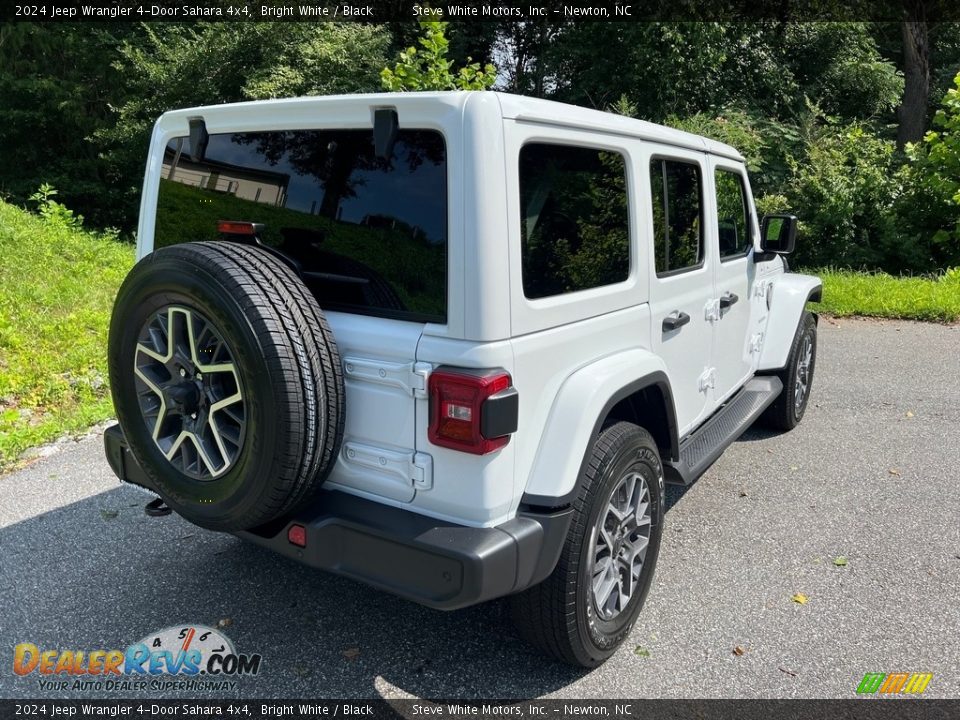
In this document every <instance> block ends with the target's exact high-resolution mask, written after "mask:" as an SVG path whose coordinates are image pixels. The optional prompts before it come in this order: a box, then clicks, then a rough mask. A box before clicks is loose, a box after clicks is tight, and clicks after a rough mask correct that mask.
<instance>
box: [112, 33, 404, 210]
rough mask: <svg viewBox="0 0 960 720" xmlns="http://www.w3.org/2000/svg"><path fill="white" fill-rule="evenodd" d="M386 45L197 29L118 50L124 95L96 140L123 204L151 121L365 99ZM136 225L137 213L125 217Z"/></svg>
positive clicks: (368, 37)
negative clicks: (304, 99) (332, 98)
mask: <svg viewBox="0 0 960 720" xmlns="http://www.w3.org/2000/svg"><path fill="white" fill-rule="evenodd" d="M389 42H390V38H389V36H388V34H387V33H386V32H385V31H384V30H383V29H382V28H379V27H377V26H372V25H364V24H360V23H197V24H196V25H192V26H185V25H173V24H170V25H167V24H163V25H149V26H145V27H144V30H143V34H142V35H141V36H138V37H135V38H132V39H130V40H128V41H126V42H123V43H122V44H121V45H120V46H119V49H118V55H119V57H118V58H117V59H116V60H115V61H114V66H115V68H116V70H117V72H118V74H119V78H120V88H121V94H122V97H123V98H124V100H123V101H122V102H120V103H118V107H117V109H116V113H115V115H114V117H113V118H112V122H111V123H110V124H109V125H108V126H106V127H104V128H102V129H100V130H98V131H97V133H96V138H97V142H98V144H99V145H100V146H101V147H102V148H103V156H104V158H105V161H106V162H107V163H108V164H109V166H110V169H111V172H113V173H114V174H115V175H116V176H117V177H119V178H123V179H124V181H125V182H124V185H123V187H124V189H125V190H126V194H127V199H128V203H134V202H135V201H136V196H137V194H138V193H139V181H140V178H141V177H142V173H143V169H142V168H143V162H144V157H145V153H146V149H147V144H148V141H149V137H150V131H151V128H152V126H153V123H154V121H155V120H156V119H157V117H158V116H160V115H161V114H162V113H164V112H166V111H167V110H173V109H176V108H183V107H190V106H194V105H212V104H217V103H227V102H237V101H241V100H261V99H267V98H276V97H290V96H298V95H324V94H338V93H351V92H370V91H374V90H376V88H377V82H378V73H379V70H380V68H382V67H383V64H384V62H386V49H387V47H388V45H389ZM129 216H130V217H131V218H132V216H133V213H132V212H131V213H129Z"/></svg>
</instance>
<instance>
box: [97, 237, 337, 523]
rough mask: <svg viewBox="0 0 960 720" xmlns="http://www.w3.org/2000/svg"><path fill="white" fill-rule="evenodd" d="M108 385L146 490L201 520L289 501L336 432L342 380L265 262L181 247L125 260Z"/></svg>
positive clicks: (255, 515)
mask: <svg viewBox="0 0 960 720" xmlns="http://www.w3.org/2000/svg"><path fill="white" fill-rule="evenodd" d="M109 346H110V347H109V353H110V383H111V387H112V390H113V399H114V406H115V408H116V412H117V418H118V419H119V421H120V425H121V427H122V428H123V431H124V435H125V436H126V439H127V442H128V443H129V445H130V449H131V451H132V452H133V454H134V456H135V457H136V458H137V461H138V462H139V464H140V466H141V467H142V469H143V471H144V473H145V474H146V475H147V476H148V477H149V478H150V480H151V481H152V484H153V485H154V486H155V487H156V488H157V491H158V494H159V495H160V496H161V497H162V498H163V499H164V500H165V501H166V503H167V504H168V505H169V506H170V507H171V508H173V509H174V510H175V511H176V512H178V513H180V514H181V515H183V516H184V517H185V518H187V519H188V520H190V521H191V522H194V523H196V524H198V525H201V526H203V527H206V528H210V529H214V530H240V529H245V528H249V527H253V526H256V525H259V524H262V523H265V522H267V521H269V520H272V519H274V518H276V517H279V516H281V515H284V514H288V513H291V512H293V511H294V510H296V509H297V508H298V507H300V506H301V505H302V504H303V503H304V502H305V501H306V500H307V499H308V498H309V497H310V496H311V495H312V494H313V493H314V492H315V490H316V489H317V488H318V487H319V485H320V483H321V482H322V481H323V479H324V477H325V476H326V474H327V472H328V471H329V469H330V467H331V466H332V464H333V461H334V460H335V458H336V453H337V451H338V449H339V445H340V442H341V438H342V434H343V419H344V418H343V392H344V391H343V378H342V375H341V367H340V358H339V354H338V352H337V348H336V345H335V343H334V340H333V336H332V333H331V332H330V329H329V327H328V326H327V323H326V319H325V318H324V317H323V313H322V312H321V310H320V308H319V307H318V306H317V304H316V301H315V300H314V298H313V297H312V296H311V295H310V294H309V292H308V291H307V290H306V288H305V287H304V286H303V284H302V282H301V281H300V280H299V278H298V277H297V276H296V275H295V274H294V273H293V272H292V271H291V270H290V269H289V268H288V267H287V266H285V265H284V264H283V263H281V262H280V261H278V260H277V259H276V258H274V257H272V256H270V255H268V254H267V253H264V252H262V251H259V250H257V249H256V248H251V247H247V246H242V245H237V244H232V243H222V242H216V243H187V244H183V245H176V246H173V247H168V248H163V249H160V250H157V251H156V252H154V253H152V254H151V255H149V256H148V257H146V258H144V260H142V261H141V262H139V263H138V264H137V265H136V266H135V267H134V268H133V270H132V271H131V272H130V274H129V275H128V276H127V279H126V280H125V281H124V283H123V285H122V287H121V288H120V292H119V294H118V296H117V301H116V304H115V306H114V313H113V318H112V320H111V326H110V341H109Z"/></svg>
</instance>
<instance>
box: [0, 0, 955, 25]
mask: <svg viewBox="0 0 960 720" xmlns="http://www.w3.org/2000/svg"><path fill="white" fill-rule="evenodd" d="M418 19H437V20H447V21H452V22H539V23H568V22H653V21H677V22H680V21H716V22H742V21H769V22H784V21H794V22H796V21H817V20H822V21H878V22H901V21H904V20H916V21H928V22H949V21H953V22H957V21H960V3H958V2H955V0H915V1H910V2H907V1H905V0H717V1H716V2H708V1H707V0H700V1H699V2H694V1H692V0H647V1H639V2H631V1H629V0H616V1H612V0H594V1H584V0H570V1H567V2H562V1H560V0H529V1H527V0H523V1H521V2H517V1H509V0H508V1H502V2H490V1H486V2H482V1H478V0H464V1H462V2H425V1H424V0H369V1H368V2H363V0H350V1H346V2H344V1H342V0H341V1H339V2H335V1H333V0H300V1H297V2H294V1H287V2H285V1H283V0H279V1H278V0H260V1H258V2H252V1H250V0H190V1H187V2H183V0H173V1H171V0H146V1H143V2H127V1H124V0H53V1H51V2H43V1H42V0H41V1H39V2H20V1H19V0H15V2H13V3H11V4H8V3H3V4H2V6H0V20H2V21H5V22H84V21H85V22H153V21H157V22H183V23H192V22H203V21H208V22H209V21H213V22H372V23H378V22H392V21H403V20H418Z"/></svg>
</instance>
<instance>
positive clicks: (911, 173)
mask: <svg viewBox="0 0 960 720" xmlns="http://www.w3.org/2000/svg"><path fill="white" fill-rule="evenodd" d="M954 85H955V87H954V88H952V89H951V90H948V91H947V94H946V95H945V96H944V98H943V101H942V103H941V107H940V110H938V111H937V113H936V115H935V116H934V118H933V126H934V129H933V130H931V131H930V132H928V133H927V134H926V136H925V137H924V139H923V141H922V142H920V143H917V144H916V145H909V146H907V157H908V158H909V163H908V165H907V166H906V167H905V168H904V169H903V171H902V177H903V179H904V185H905V190H904V193H903V195H902V197H901V200H900V202H899V203H898V204H897V212H898V215H899V216H900V218H901V223H900V225H901V232H902V234H903V236H904V238H903V239H904V242H905V243H906V244H909V245H911V246H913V247H914V248H915V249H916V253H917V256H918V260H919V262H921V263H922V265H923V267H924V268H925V269H927V270H930V269H933V268H945V267H949V266H954V265H960V74H958V75H957V77H956V78H955V80H954Z"/></svg>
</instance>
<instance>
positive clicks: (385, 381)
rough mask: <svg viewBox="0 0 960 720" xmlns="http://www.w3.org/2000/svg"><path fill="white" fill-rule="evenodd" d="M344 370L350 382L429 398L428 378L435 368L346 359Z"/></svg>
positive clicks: (418, 363)
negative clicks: (368, 384) (392, 388)
mask: <svg viewBox="0 0 960 720" xmlns="http://www.w3.org/2000/svg"><path fill="white" fill-rule="evenodd" d="M343 369H344V373H345V374H346V376H347V378H348V379H350V380H358V381H359V380H363V381H365V382H371V383H377V384H380V385H392V386H393V387H398V388H402V389H403V390H405V391H406V392H412V393H413V396H414V397H416V398H424V397H426V396H427V377H428V376H429V375H430V371H431V370H432V369H433V366H432V365H431V364H430V363H421V362H417V363H396V362H387V361H386V360H370V359H367V358H357V357H345V358H344V359H343Z"/></svg>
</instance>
